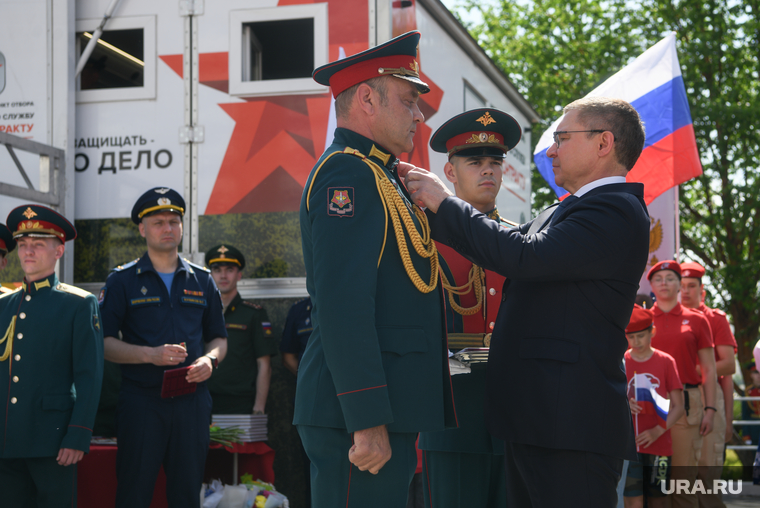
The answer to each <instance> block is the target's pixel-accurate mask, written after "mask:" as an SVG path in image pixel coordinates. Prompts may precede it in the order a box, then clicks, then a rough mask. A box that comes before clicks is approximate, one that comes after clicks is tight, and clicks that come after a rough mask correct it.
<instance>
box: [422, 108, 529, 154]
mask: <svg viewBox="0 0 760 508" xmlns="http://www.w3.org/2000/svg"><path fill="white" fill-rule="evenodd" d="M521 136H522V129H521V128H520V125H519V124H518V123H517V120H515V119H514V118H512V117H511V116H510V115H508V114H506V113H504V112H503V111H499V110H498V109H493V108H479V109H473V110H470V111H465V112H464V113H460V114H458V115H456V116H455V117H453V118H450V119H449V120H447V121H446V122H444V124H443V125H441V126H440V127H439V128H438V130H437V131H435V133H434V134H433V136H432V137H431V138H430V148H432V149H433V150H435V151H436V152H440V153H446V154H447V155H448V156H449V157H452V156H454V155H456V156H458V157H473V156H478V155H480V156H485V157H504V155H505V154H506V153H507V152H508V151H510V150H511V149H513V148H514V147H515V146H517V143H519V142H520V137H521Z"/></svg>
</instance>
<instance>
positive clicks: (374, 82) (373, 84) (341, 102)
mask: <svg viewBox="0 0 760 508" xmlns="http://www.w3.org/2000/svg"><path fill="white" fill-rule="evenodd" d="M390 77H391V76H379V77H377V78H372V79H368V80H367V81H362V82H361V83H357V84H355V85H354V86H352V87H350V88H347V89H346V90H344V91H342V92H341V93H339V94H338V96H337V97H336V98H335V116H336V117H337V118H348V114H349V113H350V112H351V102H352V101H353V98H354V95H356V91H357V90H358V89H359V85H361V84H362V83H366V84H367V85H369V87H370V88H371V89H373V90H375V91H376V92H377V93H378V94H379V95H380V104H382V105H383V106H386V105H388V87H387V86H386V81H385V79H387V78H390Z"/></svg>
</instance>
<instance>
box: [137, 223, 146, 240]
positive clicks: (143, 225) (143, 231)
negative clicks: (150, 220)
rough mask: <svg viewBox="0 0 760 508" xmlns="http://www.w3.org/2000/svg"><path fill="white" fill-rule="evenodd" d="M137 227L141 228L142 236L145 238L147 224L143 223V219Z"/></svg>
mask: <svg viewBox="0 0 760 508" xmlns="http://www.w3.org/2000/svg"><path fill="white" fill-rule="evenodd" d="M137 229H139V230H140V236H142V237H143V238H145V224H143V221H140V223H139V224H138V225H137Z"/></svg>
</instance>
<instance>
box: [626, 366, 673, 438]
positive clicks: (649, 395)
mask: <svg viewBox="0 0 760 508" xmlns="http://www.w3.org/2000/svg"><path fill="white" fill-rule="evenodd" d="M633 387H634V390H636V402H638V403H639V406H641V407H642V410H641V413H640V414H653V415H656V416H657V419H658V420H659V422H658V423H659V424H660V426H661V427H666V422H667V420H668V410H669V409H670V400H668V399H666V398H665V397H663V396H662V395H660V394H659V393H657V391H656V390H655V388H654V386H652V383H651V381H650V379H649V377H647V376H646V375H645V374H634V375H633Z"/></svg>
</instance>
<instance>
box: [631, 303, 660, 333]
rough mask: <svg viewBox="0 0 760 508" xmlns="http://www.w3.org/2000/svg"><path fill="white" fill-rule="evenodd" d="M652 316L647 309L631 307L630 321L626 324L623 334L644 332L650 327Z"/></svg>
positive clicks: (636, 306)
mask: <svg viewBox="0 0 760 508" xmlns="http://www.w3.org/2000/svg"><path fill="white" fill-rule="evenodd" d="M653 319H654V314H652V311H651V310H649V309H645V308H643V307H639V306H638V305H635V304H634V306H633V312H632V313H631V319H630V321H629V322H628V326H627V327H626V328H625V333H637V332H641V331H644V330H646V329H647V328H649V327H650V326H652V320H653Z"/></svg>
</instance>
